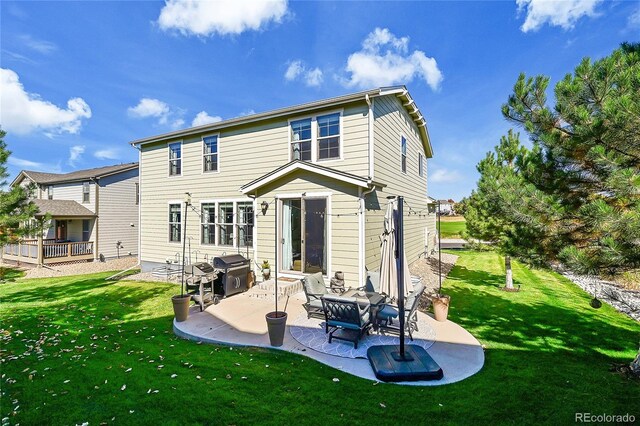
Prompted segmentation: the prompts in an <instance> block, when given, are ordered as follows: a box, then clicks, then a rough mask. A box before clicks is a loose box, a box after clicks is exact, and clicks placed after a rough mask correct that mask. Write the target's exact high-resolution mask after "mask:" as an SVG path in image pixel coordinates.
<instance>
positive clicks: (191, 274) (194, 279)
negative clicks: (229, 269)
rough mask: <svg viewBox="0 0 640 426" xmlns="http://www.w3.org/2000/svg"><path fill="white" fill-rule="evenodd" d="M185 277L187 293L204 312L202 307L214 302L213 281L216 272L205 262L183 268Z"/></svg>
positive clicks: (215, 297)
mask: <svg viewBox="0 0 640 426" xmlns="http://www.w3.org/2000/svg"><path fill="white" fill-rule="evenodd" d="M184 273H185V275H186V277H187V278H186V281H185V284H186V285H187V291H188V292H189V293H191V298H192V299H193V300H194V301H195V302H196V303H198V304H199V305H200V310H201V311H202V310H204V305H205V304H208V303H210V302H214V303H215V302H216V301H217V296H216V294H215V291H214V290H215V284H214V283H215V280H216V277H217V272H216V270H215V269H214V268H213V266H211V265H210V264H208V263H206V262H199V263H192V264H191V265H187V266H185V268H184Z"/></svg>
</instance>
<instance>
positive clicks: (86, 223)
mask: <svg viewBox="0 0 640 426" xmlns="http://www.w3.org/2000/svg"><path fill="white" fill-rule="evenodd" d="M90 236H91V221H90V220H89V219H82V241H89V237H90Z"/></svg>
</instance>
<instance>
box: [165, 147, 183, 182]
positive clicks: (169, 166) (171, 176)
mask: <svg viewBox="0 0 640 426" xmlns="http://www.w3.org/2000/svg"><path fill="white" fill-rule="evenodd" d="M176 144H180V174H177V175H172V174H171V160H172V158H171V148H170V146H171V145H176ZM183 148H184V144H183V143H182V139H181V140H179V141H173V142H167V176H168V177H170V178H174V177H181V176H182V175H183V173H182V172H183V171H184V169H183V167H182V166H183V165H184V161H183V160H184V149H183Z"/></svg>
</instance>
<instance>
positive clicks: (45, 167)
mask: <svg viewBox="0 0 640 426" xmlns="http://www.w3.org/2000/svg"><path fill="white" fill-rule="evenodd" d="M7 162H8V163H9V164H10V165H12V166H16V167H20V168H21V169H25V170H37V171H39V172H49V173H60V172H61V169H60V164H55V165H54V164H45V163H40V162H37V161H31V160H25V159H23V158H18V157H15V156H13V155H11V156H10V157H9V159H8V160H7Z"/></svg>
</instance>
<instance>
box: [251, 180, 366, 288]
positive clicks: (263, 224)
mask: <svg viewBox="0 0 640 426" xmlns="http://www.w3.org/2000/svg"><path fill="white" fill-rule="evenodd" d="M303 192H306V193H307V196H313V193H329V194H330V198H328V199H327V212H329V211H330V214H331V216H328V217H327V225H326V226H327V227H328V230H330V231H331V250H330V251H329V250H327V256H329V255H330V260H331V262H330V263H327V268H328V269H327V273H328V275H330V276H333V274H334V273H335V271H343V272H344V274H345V280H346V281H347V285H351V286H353V287H356V286H357V285H356V283H357V282H358V216H357V215H356V213H357V212H358V189H357V188H356V187H355V186H352V185H349V184H345V183H342V182H338V181H335V180H334V179H331V178H328V177H324V176H320V175H315V174H314V175H312V174H309V173H306V174H305V173H302V172H295V173H293V174H291V175H289V176H285V177H284V178H282V179H280V180H278V181H276V182H273V183H272V184H270V185H268V186H266V187H264V188H261V189H260V191H259V195H258V198H257V203H258V206H260V204H261V203H262V201H267V202H268V203H271V202H272V201H273V200H274V197H275V196H276V195H278V196H282V195H287V194H290V195H291V194H301V193H303ZM314 198H315V197H314ZM273 206H274V205H273V204H271V205H270V206H269V209H268V210H267V214H266V215H263V214H262V212H260V211H259V212H258V215H257V223H258V256H259V257H258V260H260V262H262V260H265V259H266V260H269V262H270V264H271V265H273V261H274V257H275V246H274V235H275V223H274V216H273V214H274V208H273ZM281 213H282V211H280V212H279V213H278V215H279V219H278V220H279V221H280V222H281V220H282V219H281V218H282V216H281ZM338 215H339V216H338ZM280 238H281V236H280ZM328 238H329V236H328V235H327V240H328ZM327 243H328V241H327ZM278 257H280V258H281V255H280V254H278Z"/></svg>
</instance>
